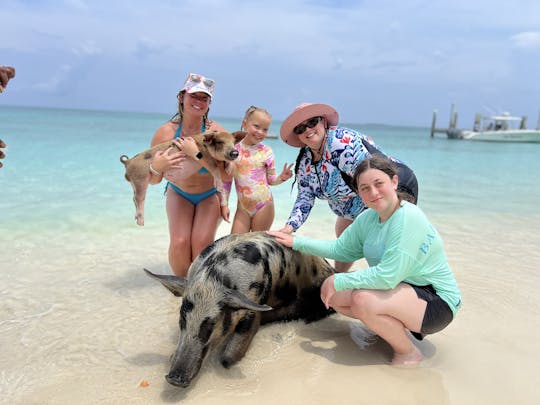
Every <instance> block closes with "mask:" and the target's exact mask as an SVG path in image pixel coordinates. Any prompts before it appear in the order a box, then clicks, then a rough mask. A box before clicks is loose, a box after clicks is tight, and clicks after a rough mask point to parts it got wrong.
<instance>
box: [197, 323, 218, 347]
mask: <svg viewBox="0 0 540 405" xmlns="http://www.w3.org/2000/svg"><path fill="white" fill-rule="evenodd" d="M214 324H215V323H214V321H213V320H212V319H210V318H205V319H204V321H202V323H201V327H200V328H199V335H198V337H199V340H200V342H201V343H202V344H203V345H206V343H208V340H209V339H210V336H211V335H212V331H213V330H214Z"/></svg>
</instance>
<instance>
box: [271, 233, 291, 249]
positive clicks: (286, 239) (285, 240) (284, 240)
mask: <svg viewBox="0 0 540 405" xmlns="http://www.w3.org/2000/svg"><path fill="white" fill-rule="evenodd" d="M266 233H267V234H268V235H270V236H273V237H274V238H276V241H277V242H278V243H281V244H282V245H283V246H287V247H290V248H292V247H293V243H294V236H292V235H290V234H288V233H285V232H281V231H266Z"/></svg>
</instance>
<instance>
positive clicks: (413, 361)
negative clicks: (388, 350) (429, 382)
mask: <svg viewBox="0 0 540 405" xmlns="http://www.w3.org/2000/svg"><path fill="white" fill-rule="evenodd" d="M423 358H424V356H422V353H421V352H420V350H418V348H417V347H416V346H414V345H413V347H412V349H411V351H410V352H407V353H394V358H393V359H392V365H393V366H416V365H418V364H420V362H421V361H422V360H423Z"/></svg>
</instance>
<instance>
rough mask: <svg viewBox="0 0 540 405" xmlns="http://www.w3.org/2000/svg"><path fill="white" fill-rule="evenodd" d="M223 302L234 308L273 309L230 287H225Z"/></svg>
mask: <svg viewBox="0 0 540 405" xmlns="http://www.w3.org/2000/svg"><path fill="white" fill-rule="evenodd" d="M223 303H224V304H225V305H227V306H229V307H232V308H235V309H251V310H253V311H271V310H272V309H273V308H272V307H270V306H268V305H260V304H257V303H255V302H253V301H251V300H250V299H249V298H248V297H246V296H245V295H244V294H242V293H240V292H238V291H237V290H233V289H231V288H228V289H226V291H225V298H224V299H223Z"/></svg>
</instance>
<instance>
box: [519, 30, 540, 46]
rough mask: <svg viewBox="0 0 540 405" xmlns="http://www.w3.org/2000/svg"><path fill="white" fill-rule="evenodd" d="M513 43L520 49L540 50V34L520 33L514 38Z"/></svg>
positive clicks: (531, 32) (533, 32)
mask: <svg viewBox="0 0 540 405" xmlns="http://www.w3.org/2000/svg"><path fill="white" fill-rule="evenodd" d="M512 41H513V42H514V44H515V45H516V46H517V47H518V48H528V49H533V48H540V32H538V31H536V32H535V31H527V32H520V33H519V34H517V35H514V36H513V37H512Z"/></svg>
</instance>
